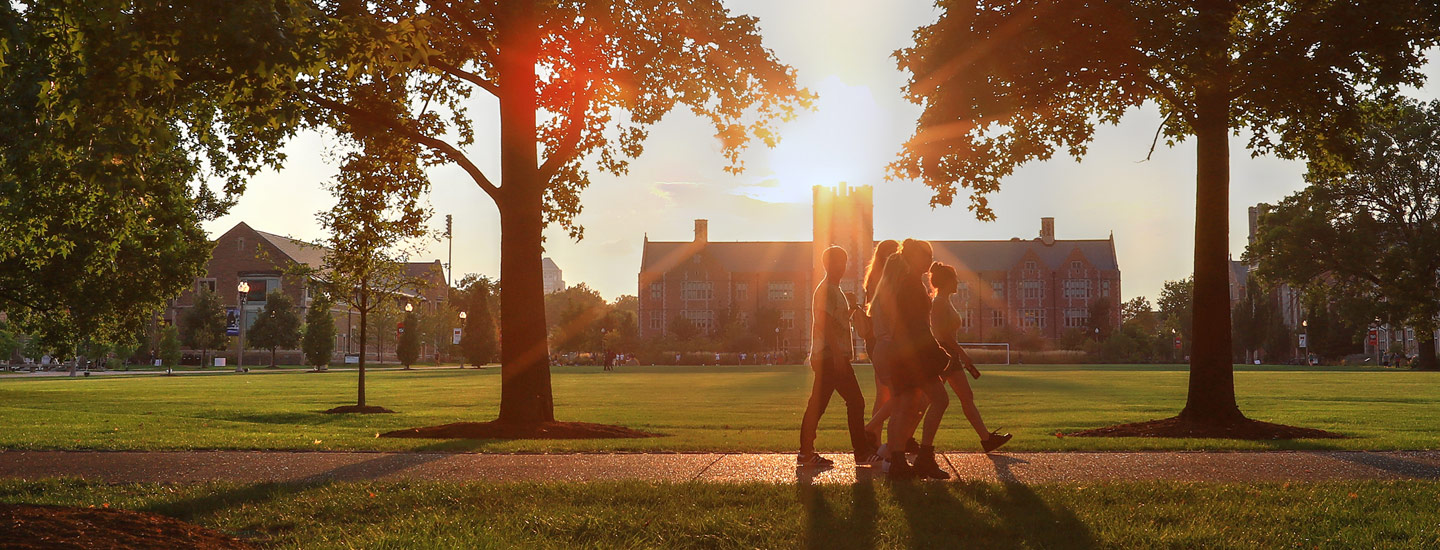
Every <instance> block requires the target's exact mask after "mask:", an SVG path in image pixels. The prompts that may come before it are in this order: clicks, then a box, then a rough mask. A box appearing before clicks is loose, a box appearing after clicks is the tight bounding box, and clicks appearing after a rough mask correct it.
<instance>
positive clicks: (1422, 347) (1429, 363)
mask: <svg viewBox="0 0 1440 550" xmlns="http://www.w3.org/2000/svg"><path fill="white" fill-rule="evenodd" d="M1415 340H1416V341H1415V344H1416V345H1417V346H1419V349H1418V350H1416V352H1415V368H1417V369H1421V370H1436V369H1440V365H1437V364H1436V362H1435V337H1434V336H1431V335H1430V334H1421V335H1420V336H1419V337H1418V338H1416V339H1415Z"/></svg>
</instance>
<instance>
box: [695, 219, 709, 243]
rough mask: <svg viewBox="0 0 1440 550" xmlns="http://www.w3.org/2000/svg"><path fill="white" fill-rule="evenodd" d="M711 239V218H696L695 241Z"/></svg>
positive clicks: (701, 241)
mask: <svg viewBox="0 0 1440 550" xmlns="http://www.w3.org/2000/svg"><path fill="white" fill-rule="evenodd" d="M709 241H710V220H695V242H697V243H703V242H709Z"/></svg>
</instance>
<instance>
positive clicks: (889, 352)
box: [870, 340, 897, 388]
mask: <svg viewBox="0 0 1440 550" xmlns="http://www.w3.org/2000/svg"><path fill="white" fill-rule="evenodd" d="M895 351H896V348H895V343H894V342H890V341H885V340H878V341H876V342H875V348H874V349H873V350H872V351H871V352H870V365H871V366H872V367H873V368H874V369H875V385H876V386H885V387H887V388H888V387H891V384H892V381H891V375H892V373H894V372H895V363H896V362H897V361H896V357H895Z"/></svg>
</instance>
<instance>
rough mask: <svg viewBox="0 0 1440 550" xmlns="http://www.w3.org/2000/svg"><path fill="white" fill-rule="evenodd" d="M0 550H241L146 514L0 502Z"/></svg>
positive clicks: (227, 539) (203, 531)
mask: <svg viewBox="0 0 1440 550" xmlns="http://www.w3.org/2000/svg"><path fill="white" fill-rule="evenodd" d="M0 525H4V526H5V527H6V529H0V547H3V548H199V549H219V548H225V549H246V548H251V546H250V545H248V544H245V543H244V542H241V541H240V540H239V539H236V538H235V537H232V536H230V535H226V534H224V533H221V532H219V531H215V530H212V529H207V528H204V527H201V526H199V525H195V524H192V523H186V522H183V521H180V520H178V519H175V518H171V517H167V516H162V515H160V514H151V513H146V512H131V511H128V510H111V509H107V508H70V507H64V506H31V505H27V504H0Z"/></svg>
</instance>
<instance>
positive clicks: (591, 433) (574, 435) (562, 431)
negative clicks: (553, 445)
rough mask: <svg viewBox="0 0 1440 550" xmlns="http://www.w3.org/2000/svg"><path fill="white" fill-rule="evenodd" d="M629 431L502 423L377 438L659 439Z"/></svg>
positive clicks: (466, 424) (569, 424) (575, 424)
mask: <svg viewBox="0 0 1440 550" xmlns="http://www.w3.org/2000/svg"><path fill="white" fill-rule="evenodd" d="M662 436H663V435H662V434H652V433H649V432H642V431H639V430H632V429H630V428H626V427H624V426H610V425H607V424H592V423H590V422H541V423H536V424H532V423H525V424H519V423H501V422H499V421H490V422H456V423H454V424H445V425H443V426H429V427H425V428H409V429H405V430H395V431H393V432H386V433H383V434H380V437H419V438H426V439H639V438H644V437H662Z"/></svg>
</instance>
